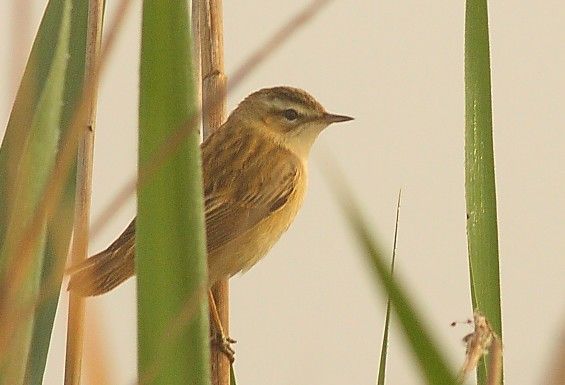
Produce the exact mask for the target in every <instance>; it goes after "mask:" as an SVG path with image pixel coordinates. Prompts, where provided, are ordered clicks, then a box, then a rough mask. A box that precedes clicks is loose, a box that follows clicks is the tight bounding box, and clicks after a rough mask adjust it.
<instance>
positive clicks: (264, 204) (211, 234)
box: [69, 87, 353, 296]
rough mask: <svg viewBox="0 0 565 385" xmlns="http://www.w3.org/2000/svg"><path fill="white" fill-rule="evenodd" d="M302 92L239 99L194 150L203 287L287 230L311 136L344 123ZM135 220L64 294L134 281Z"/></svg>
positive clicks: (242, 266) (77, 270) (248, 263)
mask: <svg viewBox="0 0 565 385" xmlns="http://www.w3.org/2000/svg"><path fill="white" fill-rule="evenodd" d="M351 119H353V118H350V117H348V116H343V115H334V114H330V113H328V112H326V110H325V109H324V108H323V107H322V106H321V105H320V103H318V102H317V101H316V100H315V99H314V98H313V97H312V96H310V95H309V94H308V93H306V92H305V91H303V90H300V89H297V88H291V87H274V88H265V89H262V90H260V91H257V92H254V93H252V94H251V95H249V96H248V97H247V98H245V99H244V100H243V101H242V102H241V103H240V104H239V106H238V107H237V108H236V109H235V110H234V111H233V112H232V113H231V115H230V116H229V117H228V119H227V121H226V122H225V123H224V124H223V125H222V126H221V127H220V128H218V129H217V130H216V131H215V132H214V133H212V134H211V135H210V136H209V137H208V139H207V140H206V141H205V142H204V143H202V146H201V148H202V167H203V175H204V203H205V220H206V239H207V246H208V276H209V285H210V286H212V285H213V284H214V283H215V282H217V281H218V280H220V279H223V278H229V277H231V276H233V275H234V274H236V273H238V272H242V271H246V270H248V269H249V268H251V267H252V266H253V265H255V263H257V262H258V261H259V259H261V258H262V257H263V256H264V255H265V254H266V253H267V252H268V251H269V249H270V248H271V247H272V246H273V245H274V244H275V242H276V241H277V240H278V239H279V238H280V236H281V235H282V234H283V233H284V232H285V231H286V230H287V229H288V227H289V226H290V224H291V222H292V221H293V219H294V217H295V216H296V213H297V212H298V209H299V208H300V206H301V204H302V201H303V198H304V194H305V192H306V185H307V161H308V154H309V152H310V148H311V146H312V144H313V143H314V141H315V139H316V138H317V136H318V134H319V133H320V132H321V131H322V130H323V129H324V128H326V127H327V126H328V125H330V124H332V123H336V122H345V121H348V120H351ZM134 257H135V219H134V220H133V221H132V222H131V223H130V225H129V226H128V227H127V228H126V230H125V231H124V232H123V233H122V234H121V235H120V237H119V238H118V239H116V240H115V241H114V242H113V243H112V244H111V245H110V246H109V247H108V248H107V249H106V250H104V251H102V252H100V253H98V254H96V255H94V256H93V257H91V258H88V259H87V260H86V261H84V262H83V263H82V264H80V265H78V266H76V267H72V268H71V271H70V273H71V280H70V283H69V290H73V291H76V292H77V293H79V294H81V295H83V296H92V295H99V294H103V293H106V292H107V291H109V290H112V289H113V288H115V287H116V286H118V285H119V284H121V283H122V282H123V281H125V280H126V279H128V278H130V277H131V276H133V275H134V274H135V271H134V270H135V269H134V267H135V263H134Z"/></svg>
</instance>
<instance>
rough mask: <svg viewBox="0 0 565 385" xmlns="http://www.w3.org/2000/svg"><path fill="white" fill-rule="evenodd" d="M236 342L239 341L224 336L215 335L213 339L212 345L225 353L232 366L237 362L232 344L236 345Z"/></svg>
mask: <svg viewBox="0 0 565 385" xmlns="http://www.w3.org/2000/svg"><path fill="white" fill-rule="evenodd" d="M236 342H237V341H236V340H234V339H233V338H230V337H227V336H225V335H223V334H215V335H214V336H213V337H212V344H214V345H215V346H216V347H217V348H218V349H219V350H220V351H221V352H222V353H224V354H225V355H226V357H227V358H228V360H230V363H232V364H233V362H234V361H235V357H234V355H235V350H234V349H233V348H232V347H231V344H235V343H236Z"/></svg>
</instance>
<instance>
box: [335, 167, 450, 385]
mask: <svg viewBox="0 0 565 385" xmlns="http://www.w3.org/2000/svg"><path fill="white" fill-rule="evenodd" d="M332 170H333V171H335V170H337V169H336V168H335V167H333V168H332ZM330 176H331V175H330ZM333 179H334V183H333V186H334V187H335V191H336V194H337V196H338V199H339V202H340V204H341V207H342V209H343V212H344V214H345V216H346V219H347V220H348V222H349V225H350V228H351V229H352V232H353V234H354V236H355V238H356V239H357V241H358V242H359V244H360V246H361V249H362V251H363V254H364V256H365V257H366V259H367V261H368V264H369V266H370V268H371V269H372V272H373V275H374V278H375V282H376V283H378V284H379V286H380V287H381V288H382V289H383V290H384V292H385V294H386V295H387V296H388V298H389V299H390V303H391V305H392V310H393V311H394V313H395V315H396V317H397V319H398V321H399V326H400V330H401V332H402V333H403V334H404V336H405V337H406V339H407V341H408V346H409V348H410V349H411V350H412V353H413V354H414V357H415V359H416V362H417V363H418V366H419V367H420V370H421V372H422V374H423V376H424V378H425V379H426V383H427V384H430V385H456V384H458V381H457V378H456V376H455V374H454V373H453V371H452V370H451V368H450V366H449V363H448V361H447V359H446V358H445V357H444V355H443V354H442V352H441V350H440V348H439V344H438V343H437V342H435V341H434V339H433V338H432V335H431V333H430V332H429V329H428V328H427V327H426V326H425V325H424V322H423V321H422V317H421V315H420V313H419V312H418V311H417V307H416V306H415V304H414V302H413V301H412V300H411V298H410V297H409V296H408V294H407V292H406V290H405V289H404V287H403V286H402V285H401V284H400V283H399V282H398V280H397V279H396V278H394V277H393V276H392V274H391V272H390V269H389V266H387V263H386V261H385V258H384V253H383V252H382V251H381V250H382V249H381V248H380V247H379V245H378V244H377V242H376V240H375V239H374V238H373V236H372V234H371V232H370V231H369V226H368V225H367V222H366V220H365V218H364V217H363V215H362V214H361V210H360V209H359V207H358V206H357V204H356V202H355V200H354V199H353V195H352V194H351V192H349V191H348V190H346V184H345V183H344V182H343V179H342V178H336V177H335V175H333Z"/></svg>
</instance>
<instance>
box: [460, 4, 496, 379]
mask: <svg viewBox="0 0 565 385" xmlns="http://www.w3.org/2000/svg"><path fill="white" fill-rule="evenodd" d="M465 192H466V203H467V244H468V252H469V274H470V278H471V296H472V301H473V307H474V308H475V309H479V310H480V311H481V313H482V314H484V315H485V316H486V318H487V319H488V320H489V322H490V324H491V326H492V328H493V329H494V331H495V332H496V333H497V334H498V335H499V336H500V337H501V338H502V315H501V314H502V311H501V302H500V276H499V274H500V272H499V260H498V229H497V219H496V188H495V177H494V151H493V142H492V102H491V81H490V58H489V33H488V10H487V1H486V0H468V1H467V4H466V12H465ZM477 376H478V380H479V383H480V384H484V383H485V381H486V378H487V374H486V364H485V363H484V360H482V364H480V365H479V368H478V372H477Z"/></svg>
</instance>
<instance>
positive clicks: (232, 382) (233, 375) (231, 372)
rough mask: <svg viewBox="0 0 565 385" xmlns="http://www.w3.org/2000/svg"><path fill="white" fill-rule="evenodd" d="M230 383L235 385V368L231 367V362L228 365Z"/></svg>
mask: <svg viewBox="0 0 565 385" xmlns="http://www.w3.org/2000/svg"><path fill="white" fill-rule="evenodd" d="M230 385H237V382H236V381H235V370H234V369H233V364H232V365H230Z"/></svg>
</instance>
